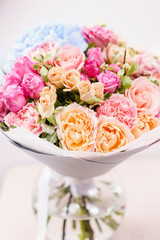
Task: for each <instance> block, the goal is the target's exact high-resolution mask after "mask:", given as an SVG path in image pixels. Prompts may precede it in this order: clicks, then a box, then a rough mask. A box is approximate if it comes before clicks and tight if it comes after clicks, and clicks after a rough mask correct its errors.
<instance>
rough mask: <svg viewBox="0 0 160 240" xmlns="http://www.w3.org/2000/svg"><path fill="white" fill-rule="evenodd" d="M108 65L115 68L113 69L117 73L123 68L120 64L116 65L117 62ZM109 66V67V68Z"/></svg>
mask: <svg viewBox="0 0 160 240" xmlns="http://www.w3.org/2000/svg"><path fill="white" fill-rule="evenodd" d="M108 67H112V68H113V69H114V70H113V71H114V72H115V73H118V72H119V70H121V68H120V67H119V66H118V65H116V64H110V65H108ZM108 67H107V68H108ZM110 71H112V70H110ZM113 71H112V72H113Z"/></svg>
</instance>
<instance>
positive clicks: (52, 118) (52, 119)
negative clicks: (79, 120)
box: [47, 114, 57, 125]
mask: <svg viewBox="0 0 160 240" xmlns="http://www.w3.org/2000/svg"><path fill="white" fill-rule="evenodd" d="M47 120H48V122H50V123H52V124H53V125H56V124H57V122H56V119H55V116H54V115H53V114H52V115H51V116H50V117H49V118H47Z"/></svg>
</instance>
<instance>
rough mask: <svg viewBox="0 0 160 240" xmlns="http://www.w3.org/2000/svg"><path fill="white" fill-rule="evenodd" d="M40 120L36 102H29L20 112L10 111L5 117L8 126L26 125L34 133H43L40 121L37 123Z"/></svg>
mask: <svg viewBox="0 0 160 240" xmlns="http://www.w3.org/2000/svg"><path fill="white" fill-rule="evenodd" d="M38 120H39V114H38V113H37V111H36V109H35V107H34V104H33V103H28V104H27V105H26V106H25V107H23V109H22V110H20V111H19V112H18V113H13V112H10V113H8V114H7V116H6V117H5V124H6V125H7V126H8V127H9V126H11V125H12V126H15V127H24V128H26V129H28V130H29V131H31V132H33V133H34V134H36V135H40V134H41V133H42V127H41V124H40V123H37V121H38Z"/></svg>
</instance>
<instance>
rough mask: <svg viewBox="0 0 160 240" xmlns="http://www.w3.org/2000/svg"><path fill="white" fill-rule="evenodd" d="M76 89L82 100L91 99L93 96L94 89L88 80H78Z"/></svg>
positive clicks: (87, 100)
mask: <svg viewBox="0 0 160 240" xmlns="http://www.w3.org/2000/svg"><path fill="white" fill-rule="evenodd" d="M77 87H78V90H79V94H80V99H81V100H82V101H84V102H89V101H91V100H92V99H93V98H94V96H95V90H94V87H93V85H92V84H91V82H90V81H89V80H86V81H80V82H79V83H78V86H77Z"/></svg>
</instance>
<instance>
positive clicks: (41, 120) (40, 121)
mask: <svg viewBox="0 0 160 240" xmlns="http://www.w3.org/2000/svg"><path fill="white" fill-rule="evenodd" d="M45 121H46V118H43V119H42V118H40V119H39V120H38V121H37V123H45Z"/></svg>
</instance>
